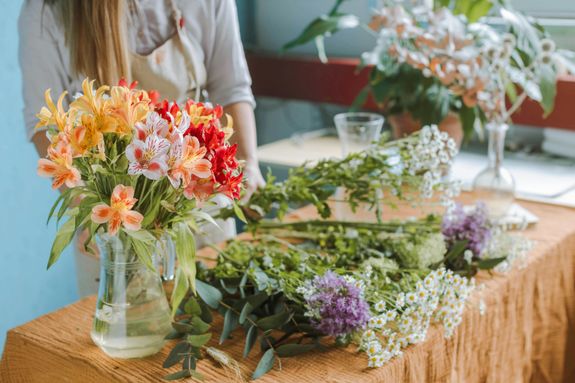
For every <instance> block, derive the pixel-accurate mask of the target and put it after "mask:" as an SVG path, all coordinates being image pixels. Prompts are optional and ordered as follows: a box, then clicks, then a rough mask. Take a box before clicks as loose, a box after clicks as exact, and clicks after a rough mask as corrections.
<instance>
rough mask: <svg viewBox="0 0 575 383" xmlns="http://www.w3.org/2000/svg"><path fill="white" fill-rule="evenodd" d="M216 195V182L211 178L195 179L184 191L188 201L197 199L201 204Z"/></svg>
mask: <svg viewBox="0 0 575 383" xmlns="http://www.w3.org/2000/svg"><path fill="white" fill-rule="evenodd" d="M213 194H214V182H213V181H212V180H211V179H210V178H204V179H199V178H197V177H193V179H192V180H191V181H190V183H189V184H188V186H186V188H185V189H184V196H185V197H186V198H187V199H196V200H198V201H200V202H202V201H207V200H208V198H210V197H211V196H212V195H213Z"/></svg>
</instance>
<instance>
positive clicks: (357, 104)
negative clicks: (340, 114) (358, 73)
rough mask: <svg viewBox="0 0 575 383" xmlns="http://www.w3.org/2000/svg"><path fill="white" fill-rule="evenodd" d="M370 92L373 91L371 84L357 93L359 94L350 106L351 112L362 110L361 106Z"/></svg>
mask: <svg viewBox="0 0 575 383" xmlns="http://www.w3.org/2000/svg"><path fill="white" fill-rule="evenodd" d="M370 92H371V85H369V84H367V85H366V86H364V87H363V88H362V89H361V90H360V91H359V93H358V94H357V96H356V97H355V99H354V100H353V102H352V103H351V106H350V107H349V111H350V112H357V111H358V110H360V109H361V107H362V106H363V105H364V104H365V102H366V101H367V97H368V96H369V93H370Z"/></svg>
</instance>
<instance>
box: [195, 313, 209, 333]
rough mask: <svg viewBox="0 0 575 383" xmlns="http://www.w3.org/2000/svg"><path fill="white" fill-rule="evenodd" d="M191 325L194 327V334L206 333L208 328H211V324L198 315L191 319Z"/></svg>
mask: <svg viewBox="0 0 575 383" xmlns="http://www.w3.org/2000/svg"><path fill="white" fill-rule="evenodd" d="M190 325H191V326H192V328H193V330H192V334H196V335H197V334H204V333H206V332H208V330H209V329H210V325H209V324H207V323H206V322H204V321H203V320H201V319H200V318H198V317H193V318H192V320H191V321H190Z"/></svg>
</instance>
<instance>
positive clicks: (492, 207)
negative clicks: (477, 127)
mask: <svg viewBox="0 0 575 383" xmlns="http://www.w3.org/2000/svg"><path fill="white" fill-rule="evenodd" d="M486 128H487V131H488V133H489V149H488V165H487V168H485V169H483V170H482V171H481V172H480V173H479V174H478V175H477V176H475V179H474V180H473V191H474V192H475V194H476V196H477V198H478V199H479V200H481V201H483V202H484V203H485V204H486V206H487V208H488V209H489V215H490V217H491V218H492V219H498V218H501V217H503V216H505V214H506V213H507V212H508V211H509V208H510V207H511V205H512V204H513V200H514V199H515V180H514V179H513V176H512V175H511V173H510V172H509V171H508V170H507V169H505V168H504V167H503V153H504V148H505V133H506V132H507V129H508V128H509V126H508V125H507V124H495V123H491V124H487V126H486Z"/></svg>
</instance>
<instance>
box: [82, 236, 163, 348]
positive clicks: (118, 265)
mask: <svg viewBox="0 0 575 383" xmlns="http://www.w3.org/2000/svg"><path fill="white" fill-rule="evenodd" d="M164 240H166V239H165V238H162V241H164ZM96 243H97V245H98V249H99V251H100V257H101V258H100V286H99V291H98V301H97V304H96V313H95V315H94V322H93V327H92V332H91V337H92V340H93V341H94V343H95V344H96V345H98V346H99V347H100V348H101V349H102V350H103V351H104V352H105V353H106V354H107V355H109V356H111V357H113V358H142V357H145V356H149V355H153V354H155V353H157V352H158V351H160V350H161V349H162V347H163V345H164V338H165V336H166V335H167V334H168V333H169V332H170V330H171V313H170V307H169V305H168V301H167V299H166V294H165V293H164V289H163V287H162V282H161V280H160V274H159V273H158V272H156V271H155V270H151V269H150V268H148V267H146V266H145V265H144V264H143V263H142V262H140V261H139V260H138V258H137V256H136V253H135V252H134V250H133V249H132V246H131V242H130V241H129V240H128V239H127V238H123V239H122V238H121V236H120V235H116V236H110V235H109V234H98V235H97V236H96Z"/></svg>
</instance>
